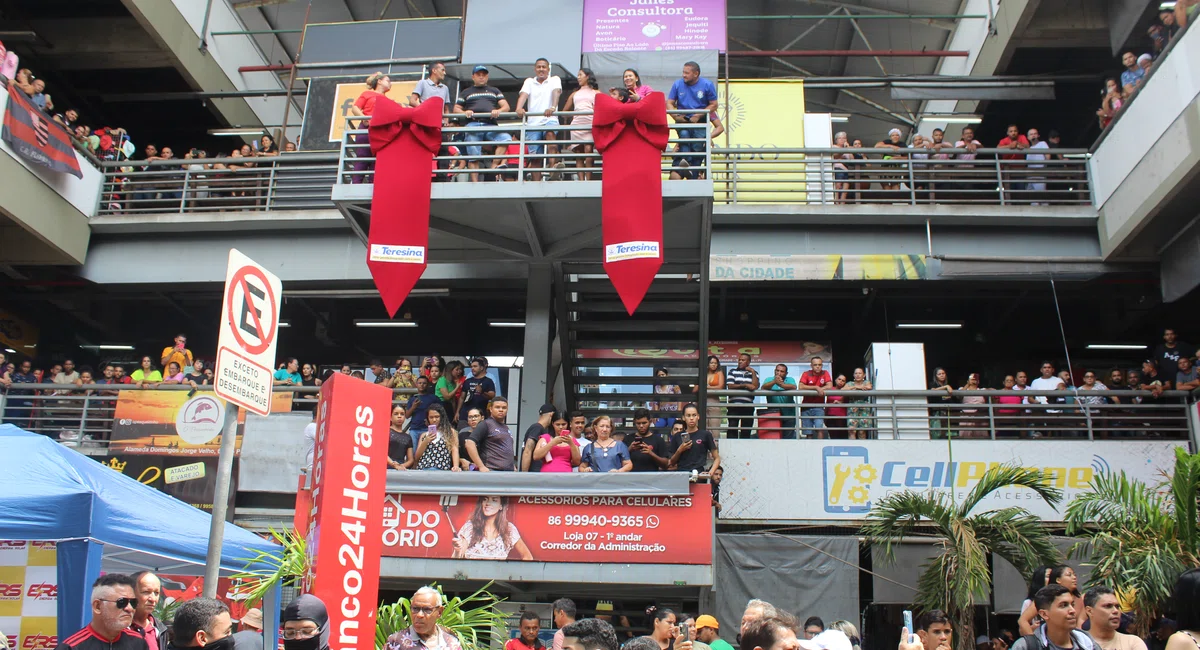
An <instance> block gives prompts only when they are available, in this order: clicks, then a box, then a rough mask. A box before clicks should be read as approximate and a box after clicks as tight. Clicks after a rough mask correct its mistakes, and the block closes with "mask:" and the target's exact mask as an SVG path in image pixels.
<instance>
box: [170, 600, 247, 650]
mask: <svg viewBox="0 0 1200 650" xmlns="http://www.w3.org/2000/svg"><path fill="white" fill-rule="evenodd" d="M168 647H169V648H172V649H178V650H183V649H184V648H196V649H197V650H200V649H203V650H233V619H232V618H230V617H229V607H227V606H226V605H225V603H223V602H221V601H219V600H217V599H215V598H193V599H192V600H189V601H187V602H186V603H184V604H182V605H180V606H179V610H178V611H176V612H175V620H174V622H173V623H172V624H171V643H170V645H169V646H168Z"/></svg>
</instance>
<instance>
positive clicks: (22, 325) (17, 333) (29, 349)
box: [0, 309, 38, 361]
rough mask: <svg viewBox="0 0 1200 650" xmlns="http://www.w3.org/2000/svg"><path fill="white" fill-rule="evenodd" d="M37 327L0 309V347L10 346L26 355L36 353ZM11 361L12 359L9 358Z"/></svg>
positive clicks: (30, 355) (29, 355)
mask: <svg viewBox="0 0 1200 650" xmlns="http://www.w3.org/2000/svg"><path fill="white" fill-rule="evenodd" d="M37 341H38V329H37V328H36V327H34V326H33V325H30V324H29V323H26V322H25V321H23V320H21V319H20V318H17V316H16V315H15V314H13V313H11V312H7V311H4V310H3V309H0V343H3V344H4V345H0V348H12V349H14V350H16V351H17V352H20V353H21V354H24V355H25V356H27V357H32V356H34V355H36V354H37ZM9 360H10V361H12V359H9Z"/></svg>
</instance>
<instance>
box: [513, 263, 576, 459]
mask: <svg viewBox="0 0 1200 650" xmlns="http://www.w3.org/2000/svg"><path fill="white" fill-rule="evenodd" d="M525 286H526V288H525V346H524V348H522V351H523V353H524V355H525V366H524V370H525V371H524V372H522V373H521V404H520V410H519V411H518V413H519V418H518V420H517V423H518V424H519V426H520V427H521V431H522V432H523V431H524V429H525V428H527V427H529V426H531V425H532V424H533V423H534V422H536V421H537V419H538V408H539V407H540V406H541V405H542V404H544V403H545V402H546V400H547V399H548V398H549V397H550V386H549V385H548V383H547V381H546V379H547V377H548V376H549V373H550V344H551V342H552V341H553V337H552V336H551V332H550V328H551V323H552V322H553V320H554V302H553V296H554V270H553V267H552V266H551V265H549V264H531V265H529V281H528V283H527V284H526V285H525ZM559 406H560V407H562V406H565V404H560V405H559ZM517 451H518V452H519V451H521V450H520V448H518V450H517Z"/></svg>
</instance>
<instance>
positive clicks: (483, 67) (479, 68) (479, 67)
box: [471, 65, 488, 74]
mask: <svg viewBox="0 0 1200 650" xmlns="http://www.w3.org/2000/svg"><path fill="white" fill-rule="evenodd" d="M487 71H488V69H487V66H486V65H477V66H475V69H474V70H472V71H471V74H475V73H476V72H487Z"/></svg>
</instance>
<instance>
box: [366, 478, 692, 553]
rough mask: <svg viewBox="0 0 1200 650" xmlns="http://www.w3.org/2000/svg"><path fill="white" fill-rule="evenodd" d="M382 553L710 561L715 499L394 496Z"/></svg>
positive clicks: (386, 511) (387, 503) (386, 513)
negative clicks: (713, 501) (713, 500)
mask: <svg viewBox="0 0 1200 650" xmlns="http://www.w3.org/2000/svg"><path fill="white" fill-rule="evenodd" d="M383 528H384V531H383V555H384V556H390V557H409V558H440V559H452V558H453V559H467V560H514V561H519V560H524V561H537V562H619V563H625V564H703V565H707V564H711V563H712V497H711V492H710V488H709V486H708V485H707V484H699V483H697V484H693V485H692V486H691V494H690V495H687V496H672V497H665V496H619V495H612V496H602V495H596V496H548V495H538V496H504V497H501V496H452V495H443V496H435V495H418V494H404V495H401V494H389V495H388V496H387V499H386V500H385V502H384V514H383Z"/></svg>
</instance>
